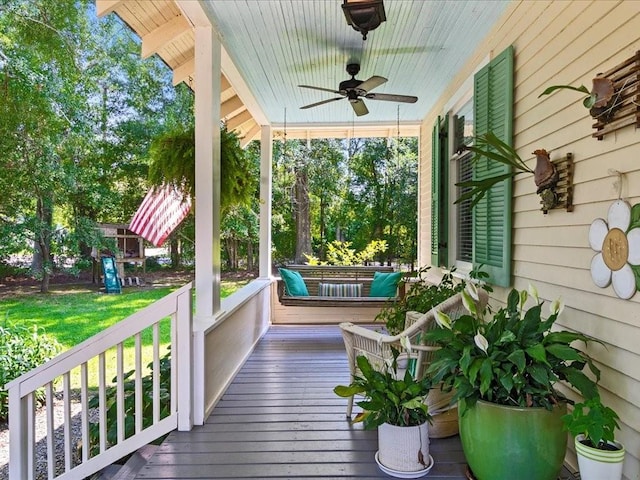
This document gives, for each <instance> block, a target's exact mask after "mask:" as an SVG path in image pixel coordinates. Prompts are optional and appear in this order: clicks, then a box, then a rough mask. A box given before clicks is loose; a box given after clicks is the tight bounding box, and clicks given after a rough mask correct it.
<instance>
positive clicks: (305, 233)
mask: <svg viewBox="0 0 640 480" xmlns="http://www.w3.org/2000/svg"><path fill="white" fill-rule="evenodd" d="M295 201H296V204H295V207H296V208H295V214H296V258H295V262H296V263H298V264H302V263H306V262H307V257H306V256H305V254H307V255H311V253H312V252H311V220H310V209H309V203H310V202H309V179H308V178H307V170H306V168H305V167H302V168H301V167H299V166H298V167H296V187H295Z"/></svg>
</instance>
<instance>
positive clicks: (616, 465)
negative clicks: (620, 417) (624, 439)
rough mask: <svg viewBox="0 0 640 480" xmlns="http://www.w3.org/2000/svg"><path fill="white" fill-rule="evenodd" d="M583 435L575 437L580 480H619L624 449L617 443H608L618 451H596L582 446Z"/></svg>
mask: <svg viewBox="0 0 640 480" xmlns="http://www.w3.org/2000/svg"><path fill="white" fill-rule="evenodd" d="M581 440H584V435H578V436H576V440H575V445H576V453H577V454H578V467H579V469H580V478H581V480H603V479H605V478H606V479H607V480H620V479H621V478H622V465H623V462H624V454H625V449H624V446H623V445H622V444H620V443H618V442H609V443H610V444H611V445H615V446H616V447H618V448H619V450H615V451H609V450H598V449H597V448H592V447H588V446H587V445H584V444H583V443H582V442H581Z"/></svg>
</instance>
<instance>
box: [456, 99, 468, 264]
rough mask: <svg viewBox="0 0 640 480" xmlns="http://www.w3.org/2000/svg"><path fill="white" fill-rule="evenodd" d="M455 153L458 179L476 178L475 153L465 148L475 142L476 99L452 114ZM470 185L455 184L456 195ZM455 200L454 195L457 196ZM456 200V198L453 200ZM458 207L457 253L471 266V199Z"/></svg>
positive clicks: (459, 260)
mask: <svg viewBox="0 0 640 480" xmlns="http://www.w3.org/2000/svg"><path fill="white" fill-rule="evenodd" d="M452 123H453V129H452V131H453V132H452V133H453V134H452V140H453V155H452V156H451V165H453V166H455V172H456V175H455V177H454V180H455V183H459V182H466V181H468V180H472V179H473V163H472V160H473V155H472V154H471V152H468V151H465V147H467V146H469V145H472V144H473V99H470V100H469V101H467V103H465V104H464V105H463V106H462V107H461V108H460V109H459V110H458V111H457V112H456V113H455V115H454V116H453V118H452ZM467 190H468V187H467V188H461V187H455V189H454V190H453V191H454V192H455V198H459V197H460V196H461V195H463V194H464V193H466V191H467ZM454 200H455V199H454ZM451 201H452V202H453V200H451ZM455 209H456V223H455V229H454V231H455V236H456V257H455V259H454V260H455V265H456V267H457V268H460V267H461V263H462V264H468V265H467V266H466V268H463V269H470V267H471V263H472V261H473V215H472V214H473V212H472V210H471V200H466V201H464V202H461V203H458V204H455Z"/></svg>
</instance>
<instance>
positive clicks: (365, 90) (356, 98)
mask: <svg viewBox="0 0 640 480" xmlns="http://www.w3.org/2000/svg"><path fill="white" fill-rule="evenodd" d="M359 71H360V65H359V64H357V63H350V64H348V65H347V73H348V74H349V75H351V79H350V80H345V81H343V82H340V86H339V87H338V90H331V89H330V88H322V87H313V86H311V85H298V86H299V87H302V88H311V89H313V90H321V91H323V92H330V93H335V94H336V95H340V96H339V97H334V98H329V99H327V100H322V101H321V102H316V103H311V104H309V105H305V106H304V107H300V109H302V110H304V109H307V108H312V107H317V106H319V105H324V104H325V103H330V102H335V101H336V100H342V99H343V98H347V99H348V100H349V103H350V104H351V107H352V108H353V111H354V112H355V113H356V115H358V116H361V115H366V114H367V113H369V110H368V109H367V106H366V105H365V103H364V102H363V101H362V99H363V98H366V99H368V100H384V101H387V102H403V103H415V102H417V101H418V97H413V96H410V95H394V94H387V93H369V92H370V91H371V90H373V89H374V88H376V87H379V86H380V85H382V84H383V83H385V82H386V81H387V79H386V78H384V77H379V76H377V75H374V76H373V77H371V78H369V79H368V80H364V81H362V80H358V79H356V75H357V74H358V72H359Z"/></svg>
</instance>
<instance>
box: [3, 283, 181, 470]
mask: <svg viewBox="0 0 640 480" xmlns="http://www.w3.org/2000/svg"><path fill="white" fill-rule="evenodd" d="M191 293H192V291H191V285H187V286H185V287H182V288H181V289H180V290H178V292H174V293H173V294H170V295H168V296H167V297H165V298H164V299H161V300H159V301H158V302H155V303H154V304H153V305H151V306H149V307H147V308H145V309H144V310H142V311H140V312H136V313H135V314H133V315H131V316H130V317H129V318H127V319H125V320H123V321H122V322H120V323H119V324H118V325H114V326H112V327H110V328H108V329H107V330H105V331H104V332H101V333H100V334H98V335H96V336H94V337H92V338H91V339H88V340H86V341H84V342H82V343H81V344H80V345H77V346H76V347H74V348H72V349H70V350H68V351H66V352H63V353H62V354H60V355H59V356H58V357H56V358H55V359H52V360H51V361H49V362H47V363H46V364H44V365H42V366H40V367H38V368H36V369H34V370H32V371H31V372H27V373H26V374H24V375H22V376H20V377H18V378H16V379H14V380H12V381H11V382H9V384H7V389H8V393H9V408H10V409H11V416H10V418H9V423H10V425H9V427H10V431H11V433H12V435H11V443H10V446H9V449H10V455H11V461H10V463H9V479H10V480H35V478H36V472H37V471H39V470H40V467H44V469H45V470H46V477H47V478H48V479H49V480H54V479H56V478H64V479H65V480H66V479H74V478H85V477H88V476H90V475H91V474H93V473H95V472H96V471H98V470H99V469H100V468H103V467H104V466H105V465H107V464H108V463H110V462H113V461H116V460H117V459H118V458H120V457H122V456H123V455H126V454H127V453H131V452H133V451H134V450H135V449H136V448H137V447H138V446H139V445H140V444H141V443H140V441H141V440H145V441H148V440H151V439H153V438H156V437H157V436H160V435H164V434H166V433H169V432H170V431H171V430H172V429H175V428H176V427H177V426H178V421H179V418H178V415H177V413H181V412H178V411H177V408H178V406H179V405H180V402H179V401H178V400H177V399H176V395H178V394H179V391H180V388H181V385H190V382H187V383H186V384H185V383H184V380H182V382H183V383H179V381H180V380H181V379H180V376H181V375H185V378H186V377H188V378H190V375H191V372H190V369H191V368H192V367H193V365H192V364H191V363H187V364H186V365H183V370H181V372H178V369H177V366H176V364H175V363H172V377H171V378H172V382H171V383H172V387H171V392H170V394H171V411H170V412H169V418H165V419H163V420H160V413H161V406H160V396H161V395H160V387H161V385H160V322H161V321H162V320H163V319H165V318H166V317H167V316H169V317H171V319H172V321H173V323H174V324H175V322H176V319H177V317H176V309H177V308H182V310H184V311H185V312H188V315H189V318H188V319H187V320H189V325H187V324H183V325H182V327H181V332H180V335H178V334H177V332H176V331H175V328H176V327H175V325H172V326H171V327H172V336H171V338H172V345H173V343H174V342H175V341H176V339H177V338H183V339H186V338H190V337H191V334H192V332H191V328H190V322H191V317H190V316H191V308H185V306H184V300H182V307H181V306H180V305H181V301H178V300H177V299H178V297H179V296H180V295H182V296H183V299H184V298H187V297H189V298H190V297H191ZM183 314H184V313H183ZM148 328H151V329H152V336H153V346H152V348H153V359H152V368H153V377H152V385H151V386H150V387H149V390H152V391H145V386H144V383H143V376H144V373H145V372H144V363H145V359H146V358H147V355H146V354H145V353H144V350H143V332H145V331H146V329H148ZM185 329H187V330H188V331H187V330H185ZM182 330H184V331H182ZM132 338H133V339H134V341H135V349H134V350H135V360H132V362H128V361H127V362H125V359H124V342H128V341H129V340H130V339H132ZM187 345H189V344H187ZM183 347H184V344H183ZM178 350H179V349H178V345H173V352H175V353H174V355H175V357H176V358H177V357H178ZM187 350H189V349H188V348H187ZM114 351H115V357H116V358H115V363H116V370H117V372H116V378H115V382H116V385H113V382H112V380H111V378H109V379H107V378H106V376H107V365H106V363H107V361H109V362H111V361H112V360H111V359H112V358H113V357H112V355H113V354H114ZM174 355H172V361H175V360H174V358H173V357H174ZM107 356H109V357H108V358H107ZM94 362H95V363H94ZM129 363H135V365H134V366H133V368H134V369H135V372H134V377H133V378H131V379H130V380H132V381H133V382H134V390H135V392H134V394H135V397H134V398H133V399H129V400H127V398H125V370H126V369H127V368H129V367H128V366H129ZM96 364H97V365H96ZM109 366H110V367H111V365H109ZM76 369H79V370H76ZM77 373H79V376H80V379H79V385H76V384H75V383H74V384H73V385H72V377H73V375H75V374H77ZM93 373H96V374H97V400H98V402H97V413H96V415H97V418H95V419H94V418H93V415H90V408H89V403H90V400H91V398H90V395H92V391H90V387H91V386H90V385H89V378H90V375H92V374H93ZM60 377H62V378H60ZM59 379H61V380H62V389H61V392H59V393H61V394H62V396H63V397H62V399H61V402H62V405H61V406H62V415H63V416H62V418H61V419H60V418H57V417H56V415H55V413H56V411H57V410H56V405H55V403H56V391H55V389H54V385H57V384H56V382H57V381H58V380H59ZM76 387H78V388H79V393H80V400H79V403H80V405H79V407H80V408H81V411H80V412H79V414H78V415H79V421H80V432H79V434H80V435H79V436H80V437H81V442H82V443H81V445H82V454H81V455H78V456H77V455H75V448H76V445H75V444H74V443H75V441H76V440H77V438H76V437H75V435H74V434H73V429H72V426H71V422H72V420H73V418H72V417H73V412H74V410H75V403H74V401H73V398H72V388H76ZM111 388H113V389H114V390H115V409H116V418H115V419H113V418H110V414H109V415H108V412H109V407H111V409H112V410H113V407H114V405H112V404H111V403H109V404H108V403H107V401H108V400H109V402H111V401H112V400H113V399H112V397H111V395H110V397H109V399H107V393H108V391H109V389H111ZM40 389H42V390H43V391H44V399H45V402H46V405H45V420H44V422H45V425H44V427H45V429H46V440H43V441H45V442H46V458H44V457H45V456H44V455H41V454H39V453H38V455H37V458H36V453H37V452H36V446H37V440H38V438H37V437H36V421H37V420H38V419H37V418H36V407H37V403H38V402H37V400H36V392H38V391H42V390H40ZM186 389H187V390H190V387H188V388H186ZM145 393H146V394H147V395H152V396H153V425H151V426H150V427H149V429H147V428H145V418H144V414H143V406H144V400H145ZM187 393H189V394H190V392H187ZM129 401H134V402H135V411H136V413H135V419H134V424H135V434H134V435H140V436H139V437H137V438H126V437H127V431H126V428H125V427H126V426H127V425H128V424H129V423H128V421H129V419H126V415H125V410H126V407H127V406H129V407H130V406H131V405H130V404H129V403H128V402H129ZM185 412H187V413H189V412H191V406H190V405H186V406H185ZM90 417H91V418H90ZM108 417H109V418H108ZM114 420H115V431H114V425H111V424H108V421H110V422H112V421H114ZM125 420H127V421H125ZM91 421H95V422H96V423H97V424H98V425H96V429H97V431H98V437H97V438H96V441H97V443H98V445H97V446H98V447H99V453H96V454H93V455H92V454H91V448H90V447H91V444H90V442H91V432H92V426H93V424H92V423H91ZM56 428H58V429H59V430H60V431H61V432H58V434H59V435H60V434H62V435H63V438H62V439H61V440H62V443H61V445H59V444H58V442H56ZM112 435H113V436H115V437H116V438H113V436H112ZM129 435H131V432H129ZM60 455H64V460H63V459H62V457H60ZM45 462H46V463H45ZM62 462H63V463H62ZM59 463H61V464H62V467H61V468H59V466H58V465H57V464H59Z"/></svg>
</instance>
